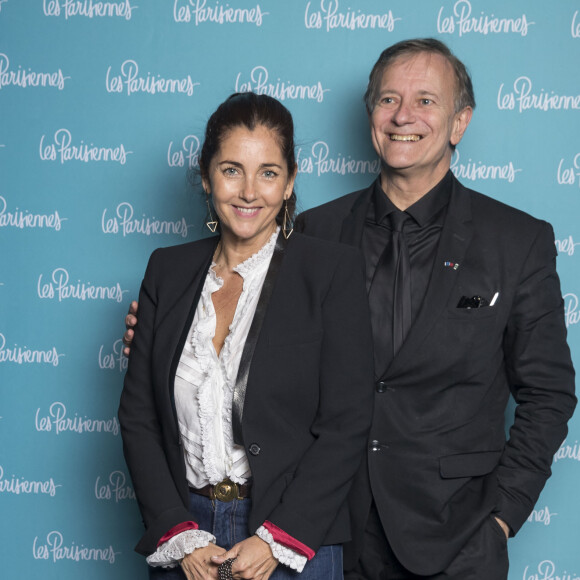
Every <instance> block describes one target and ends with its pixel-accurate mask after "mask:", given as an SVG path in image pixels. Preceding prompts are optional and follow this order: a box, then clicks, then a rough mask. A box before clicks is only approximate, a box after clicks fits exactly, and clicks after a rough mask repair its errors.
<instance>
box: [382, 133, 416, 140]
mask: <svg viewBox="0 0 580 580" xmlns="http://www.w3.org/2000/svg"><path fill="white" fill-rule="evenodd" d="M389 138H390V139H391V141H420V140H421V139H422V137H421V135H397V134H396V133H391V134H390V135H389Z"/></svg>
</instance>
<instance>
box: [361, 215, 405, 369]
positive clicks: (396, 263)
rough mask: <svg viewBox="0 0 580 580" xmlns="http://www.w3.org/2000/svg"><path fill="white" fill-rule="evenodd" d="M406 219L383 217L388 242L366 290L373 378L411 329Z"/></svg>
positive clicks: (390, 216) (397, 349)
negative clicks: (389, 237)
mask: <svg viewBox="0 0 580 580" xmlns="http://www.w3.org/2000/svg"><path fill="white" fill-rule="evenodd" d="M409 217H410V216H409V215H408V214H406V213H405V212H402V211H399V210H396V211H393V212H391V213H390V214H389V215H388V216H387V219H388V220H389V225H390V227H391V243H390V244H388V245H387V247H386V248H385V250H384V252H383V254H382V255H381V257H380V259H379V263H378V264H377V268H376V270H375V274H374V277H373V281H372V284H371V288H370V291H369V304H370V308H371V316H372V320H371V322H372V328H373V340H374V353H375V372H376V373H377V375H380V374H381V373H382V372H383V371H384V370H385V368H386V365H387V364H388V362H389V361H390V360H391V357H392V356H394V355H396V354H397V352H399V349H400V348H401V345H402V344H403V341H404V340H405V337H406V336H407V333H408V332H409V328H411V268H410V263H409V251H408V249H407V244H406V242H405V237H404V235H403V228H404V226H405V222H406V221H407V220H408V219H409ZM391 300H392V302H391Z"/></svg>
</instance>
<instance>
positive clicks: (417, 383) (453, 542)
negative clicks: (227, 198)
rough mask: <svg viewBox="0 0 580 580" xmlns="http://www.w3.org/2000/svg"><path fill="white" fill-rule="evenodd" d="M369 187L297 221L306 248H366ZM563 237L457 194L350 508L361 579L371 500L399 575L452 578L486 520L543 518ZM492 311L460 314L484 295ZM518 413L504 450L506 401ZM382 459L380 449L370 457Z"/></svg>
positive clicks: (556, 374)
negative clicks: (327, 243) (539, 505)
mask: <svg viewBox="0 0 580 580" xmlns="http://www.w3.org/2000/svg"><path fill="white" fill-rule="evenodd" d="M371 195H372V187H370V188H368V189H365V190H361V191H357V192H355V193H352V194H349V195H347V196H345V197H342V198H339V199H337V200H335V201H332V202H329V203H327V204H325V205H322V206H320V207H317V208H314V209H312V210H309V211H307V212H305V213H303V214H302V215H301V216H299V220H298V224H297V227H298V228H299V229H300V230H302V231H304V232H305V233H306V234H309V235H312V236H316V237H321V238H326V239H329V240H340V241H342V242H346V243H349V244H352V245H354V246H357V247H358V246H360V244H361V237H362V233H363V227H364V220H365V217H366V212H367V207H368V204H369V203H371ZM555 258H556V250H555V246H554V237H553V232H552V228H551V227H550V225H549V224H547V223H546V222H543V221H539V220H536V219H534V218H532V217H531V216H529V215H527V214H525V213H523V212H521V211H518V210H516V209H514V208H511V207H509V206H506V205H504V204H501V203H499V202H497V201H495V200H493V199H491V198H489V197H486V196H484V195H481V194H479V193H476V192H475V191H472V190H469V189H466V188H464V187H463V186H462V185H461V184H460V183H459V182H458V181H457V180H455V178H453V187H452V194H451V198H450V203H449V206H448V210H447V217H446V221H445V223H444V227H443V229H442V233H441V237H440V241H439V245H438V249H437V253H436V259H435V263H434V264H433V270H432V274H431V278H430V282H429V285H428V288H427V291H426V294H425V298H424V301H423V304H422V307H421V309H420V311H419V312H418V314H417V316H416V318H415V320H414V321H413V325H412V328H411V330H410V332H409V334H408V336H407V338H406V341H405V343H404V344H403V346H402V348H401V350H400V351H399V352H398V354H397V356H396V357H395V358H394V359H393V360H392V361H391V363H390V366H389V367H388V369H387V370H386V372H385V373H384V375H383V376H381V377H378V378H379V379H380V380H381V381H383V382H384V383H386V388H385V387H382V388H381V389H380V390H381V391H382V392H376V394H375V411H374V418H373V425H372V427H371V432H370V441H374V442H375V443H374V444H372V445H369V449H368V451H367V465H366V469H362V470H361V472H360V473H359V475H358V477H357V480H356V481H355V484H354V485H353V490H352V492H351V496H350V504H351V512H352V514H351V515H352V518H353V521H354V531H353V540H354V541H353V543H352V545H350V546H347V550H346V553H345V566H346V568H347V569H349V567H351V566H352V565H354V562H355V561H356V558H357V554H358V553H359V551H360V547H361V542H362V539H363V529H364V525H365V522H366V517H367V514H368V510H369V506H370V502H371V494H372V497H373V498H374V500H375V502H376V505H377V508H378V510H379V514H380V517H381V521H382V523H383V526H384V529H385V531H386V533H387V537H388V538H389V542H390V543H391V545H392V547H393V549H394V551H395V553H396V555H397V557H398V558H399V560H400V561H401V563H402V564H403V565H404V566H405V567H406V568H408V569H409V570H411V571H413V572H414V573H417V574H424V575H428V574H434V573H437V572H439V571H441V570H443V569H445V568H446V567H447V565H448V564H449V563H450V562H451V560H452V559H453V558H454V556H455V555H456V554H457V553H458V552H459V550H460V549H461V547H462V546H463V545H464V544H465V542H466V541H467V539H468V538H469V536H470V534H472V533H473V532H474V531H475V530H476V528H477V527H478V526H480V525H481V524H482V522H483V520H484V519H485V518H487V517H490V514H495V515H497V516H498V517H501V518H502V519H503V520H504V521H506V522H507V523H508V525H509V526H510V528H511V530H512V532H513V533H515V532H517V531H518V530H519V528H520V527H521V526H522V524H523V523H524V521H525V520H526V518H527V516H528V515H529V513H530V511H531V510H532V508H533V506H534V504H535V502H536V500H537V498H538V495H539V493H540V491H541V489H542V488H543V486H544V484H545V482H546V479H547V478H548V477H549V476H550V473H551V471H550V465H551V463H552V457H553V454H554V453H555V451H556V450H557V449H558V446H559V445H560V443H561V441H562V440H563V439H564V437H565V436H566V432H567V427H566V423H567V420H568V419H569V417H570V416H571V415H572V412H573V409H574V406H575V404H576V398H575V396H574V370H573V368H572V363H571V359H570V352H569V349H568V346H567V344H566V327H565V323H564V315H563V300H562V296H561V292H560V284H559V280H558V276H557V274H556V264H555V262H556V260H555ZM496 292H498V293H499V294H498V298H497V302H496V303H495V305H494V306H487V307H484V308H474V309H465V308H458V307H457V306H458V303H459V301H460V299H461V297H462V296H467V297H472V296H476V295H480V296H482V297H484V298H486V299H487V300H488V301H490V300H491V299H492V297H493V296H494V294H495V293H496ZM510 391H511V393H512V395H513V396H514V398H515V401H516V403H517V408H516V414H515V421H514V423H513V426H512V428H511V430H510V434H509V438H508V440H507V442H506V437H505V431H504V411H505V409H506V404H507V402H508V396H509V393H510ZM373 449H376V450H374V451H373Z"/></svg>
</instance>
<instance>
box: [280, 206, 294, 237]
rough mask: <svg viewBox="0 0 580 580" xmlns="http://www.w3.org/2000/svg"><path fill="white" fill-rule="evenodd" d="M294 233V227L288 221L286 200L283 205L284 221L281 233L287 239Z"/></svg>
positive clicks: (290, 221)
mask: <svg viewBox="0 0 580 580" xmlns="http://www.w3.org/2000/svg"><path fill="white" fill-rule="evenodd" d="M293 231H294V227H293V224H292V220H291V219H290V214H289V213H288V200H286V202H285V204H284V221H283V222H282V233H283V234H284V237H285V238H286V239H288V238H289V237H290V236H291V235H292V232H293Z"/></svg>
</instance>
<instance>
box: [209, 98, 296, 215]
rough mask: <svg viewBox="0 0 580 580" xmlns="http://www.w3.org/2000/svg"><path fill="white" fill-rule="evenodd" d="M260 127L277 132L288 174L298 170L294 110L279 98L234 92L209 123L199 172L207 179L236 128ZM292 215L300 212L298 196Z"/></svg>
mask: <svg viewBox="0 0 580 580" xmlns="http://www.w3.org/2000/svg"><path fill="white" fill-rule="evenodd" d="M260 125H262V126H264V127H267V128H268V129H271V130H272V131H274V133H275V134H276V136H277V139H278V143H279V145H280V149H281V151H282V156H283V157H284V159H285V160H286V164H287V166H288V174H289V175H292V174H293V173H294V172H295V171H296V157H295V154H294V122H293V121H292V115H291V114H290V111H289V110H288V109H287V108H286V107H285V106H284V105H283V104H282V103H280V102H279V101H277V100H276V99H274V98H272V97H269V96H268V95H257V94H255V93H234V94H232V95H230V96H229V97H228V98H227V99H226V100H225V101H224V102H223V103H222V104H221V105H220V106H219V107H218V108H217V109H216V111H215V112H214V113H213V115H212V116H211V117H210V118H209V121H208V122H207V126H206V129H205V138H204V142H203V146H202V148H201V154H200V157H199V169H200V173H201V176H202V178H207V177H208V174H209V166H210V163H211V160H212V159H213V156H214V155H215V154H216V153H217V151H218V150H219V148H220V145H221V143H222V141H223V139H224V138H225V137H226V135H227V133H228V132H229V131H231V130H232V129H234V128H236V127H246V128H247V129H249V130H250V131H253V130H254V129H255V128H256V127H259V126H260ZM287 207H288V213H289V216H290V219H294V212H295V210H296V193H295V192H294V190H292V195H291V196H290V198H289V199H288V206H287ZM284 209H285V208H284V206H282V208H281V209H280V211H279V212H278V215H277V216H276V222H277V223H278V224H279V225H281V224H282V220H283V219H284Z"/></svg>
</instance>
